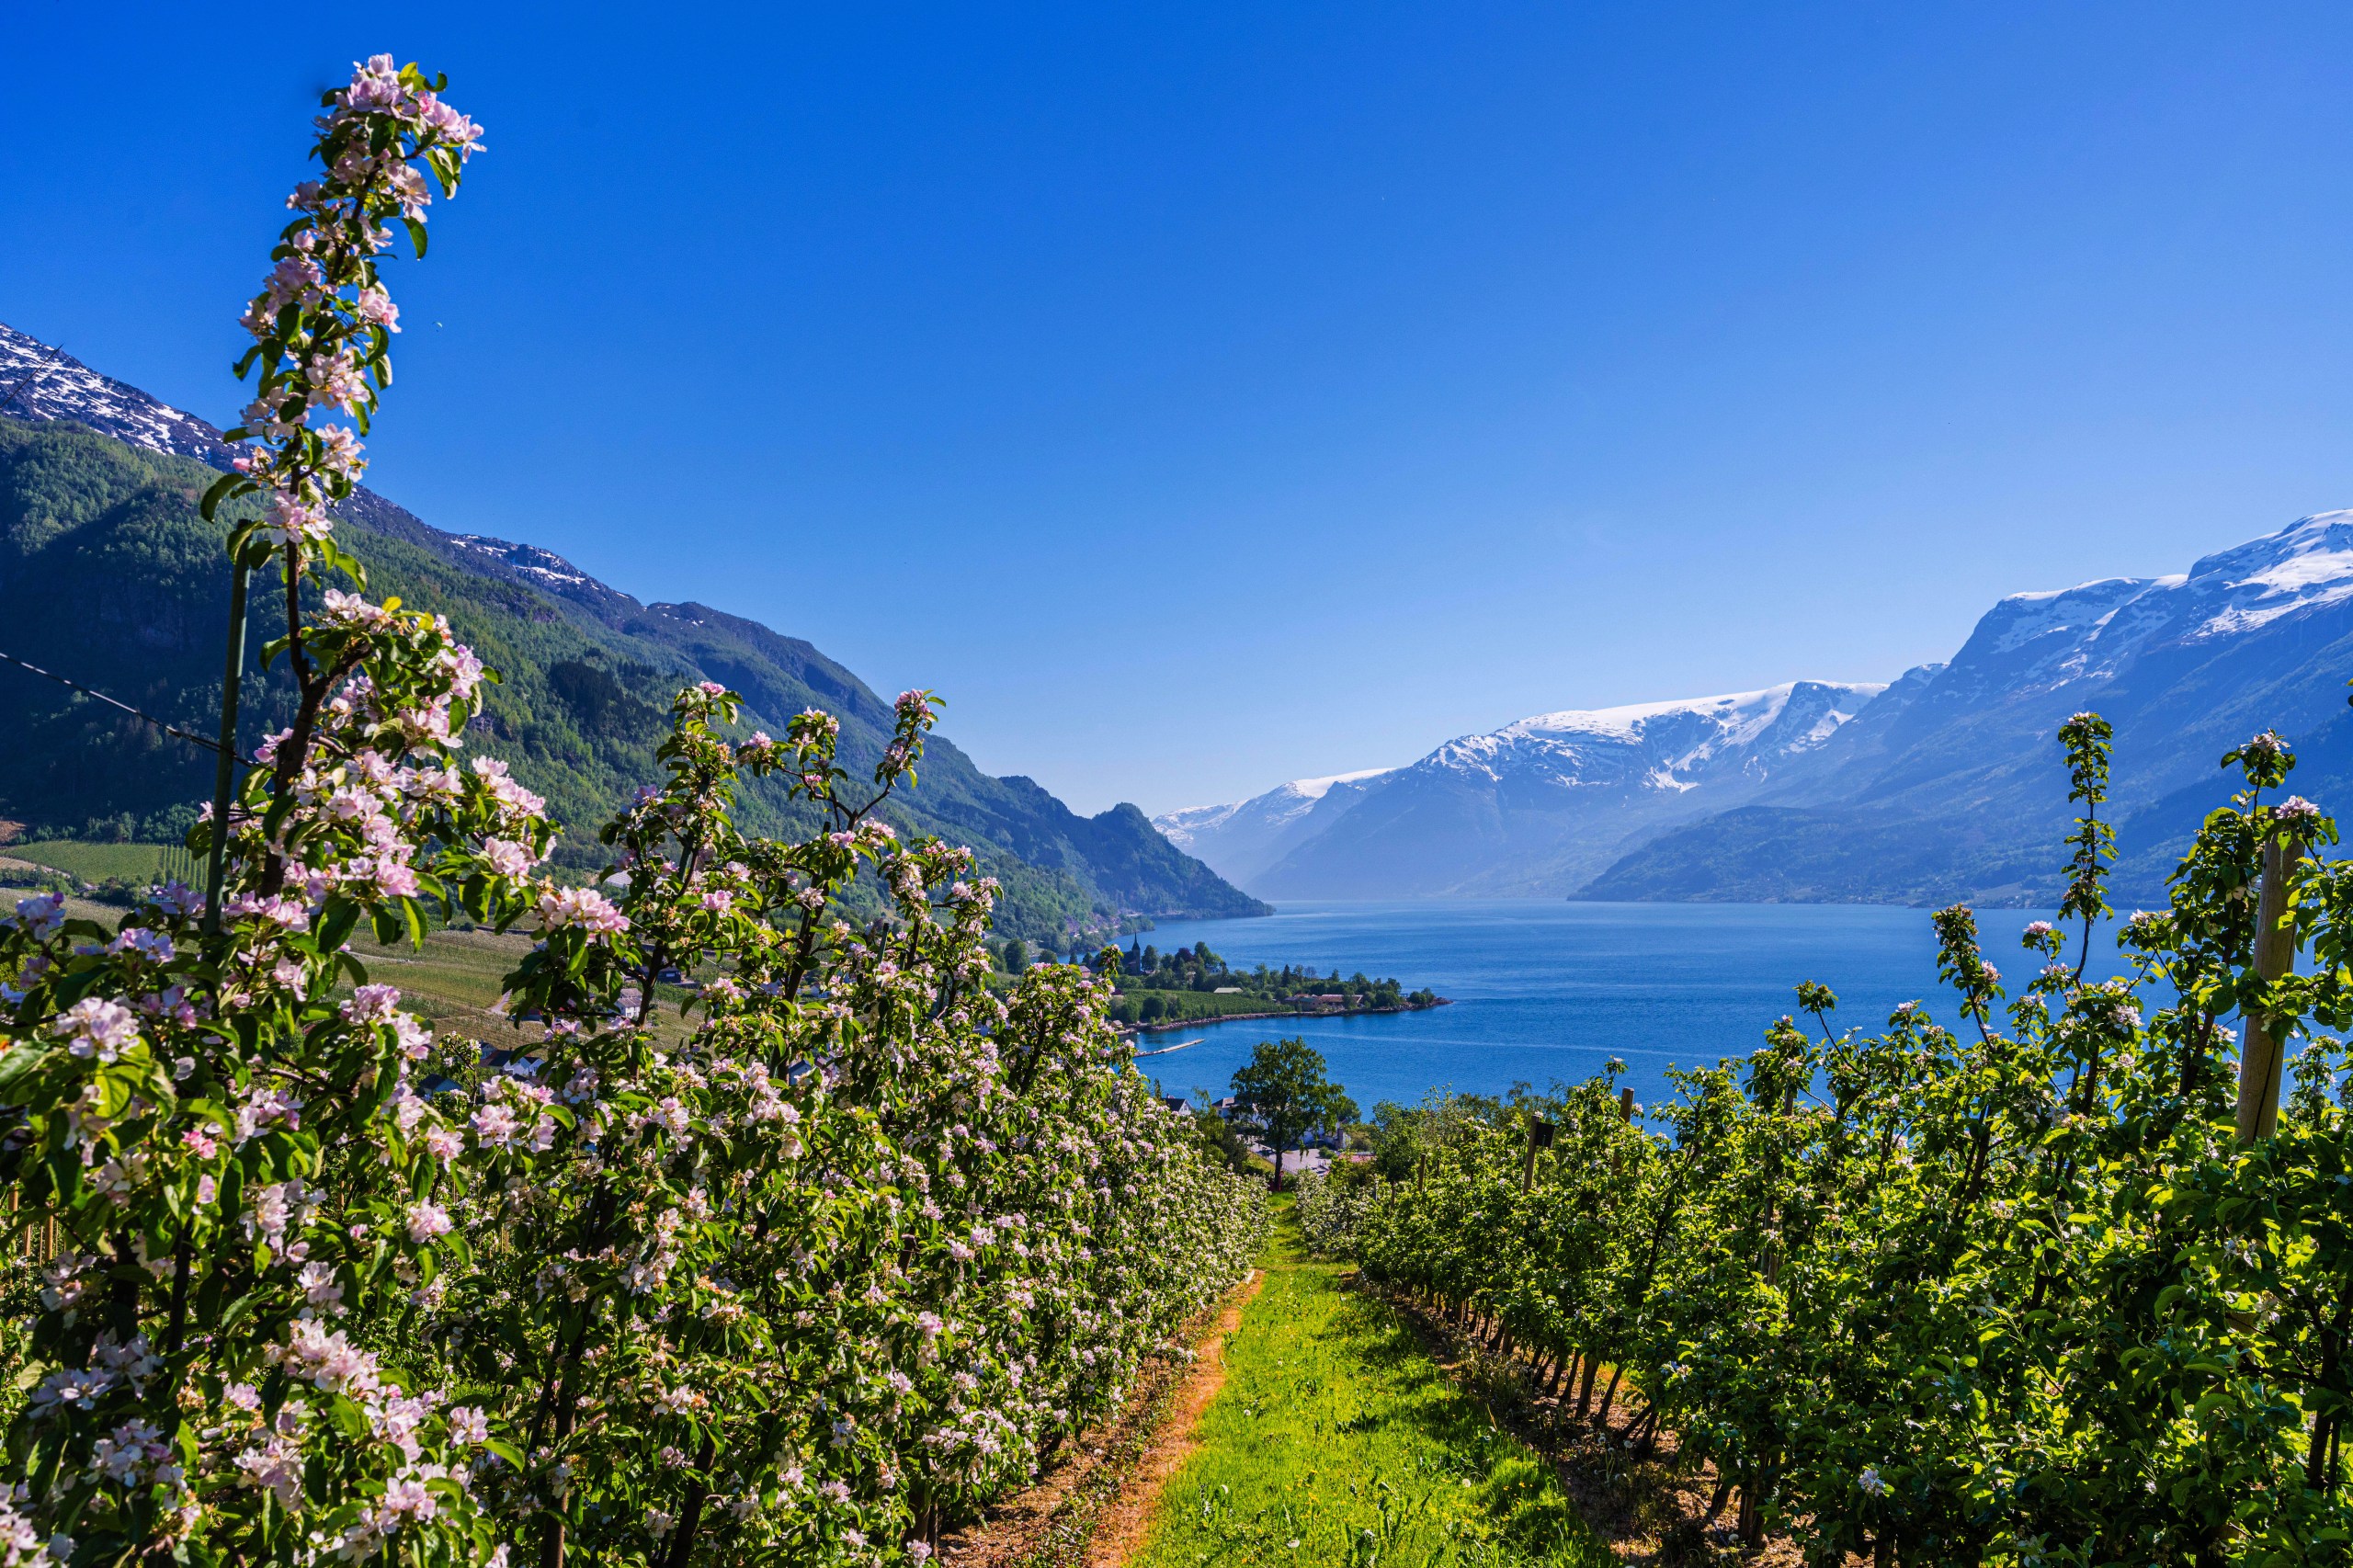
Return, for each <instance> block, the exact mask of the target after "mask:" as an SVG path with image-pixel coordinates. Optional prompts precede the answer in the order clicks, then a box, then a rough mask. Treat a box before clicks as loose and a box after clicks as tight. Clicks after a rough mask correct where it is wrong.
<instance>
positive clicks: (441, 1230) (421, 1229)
mask: <svg viewBox="0 0 2353 1568" xmlns="http://www.w3.org/2000/svg"><path fill="white" fill-rule="evenodd" d="M449 1226H450V1221H449V1210H446V1209H443V1208H441V1207H439V1206H438V1205H437V1204H434V1203H431V1202H429V1201H419V1202H416V1203H412V1204H410V1205H409V1210H408V1239H409V1240H410V1241H412V1242H415V1243H416V1244H418V1245H420V1246H422V1245H423V1244H425V1243H426V1242H429V1241H431V1240H432V1239H433V1238H434V1237H436V1236H446V1235H448V1234H449Z"/></svg>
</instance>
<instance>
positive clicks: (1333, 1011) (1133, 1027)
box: [1120, 996, 1454, 1034]
mask: <svg viewBox="0 0 2353 1568" xmlns="http://www.w3.org/2000/svg"><path fill="white" fill-rule="evenodd" d="M1453 1005H1454V998H1453V997H1451V996H1441V997H1439V998H1438V1000H1437V1001H1435V1002H1430V1003H1427V1004H1425V1005H1424V1006H1419V1007H1411V1006H1408V1007H1318V1008H1316V1009H1315V1010H1314V1011H1313V1012H1304V1011H1302V1010H1300V1009H1298V1008H1287V1009H1285V1010H1284V1011H1282V1012H1279V1013H1222V1014H1220V1015H1219V1016H1218V1017H1214V1018H1176V1019H1163V1020H1161V1021H1159V1022H1157V1023H1150V1024H1122V1025H1120V1030H1121V1032H1122V1033H1126V1034H1165V1033H1167V1032H1168V1031H1169V1030H1171V1029H1205V1028H1210V1027H1211V1025H1214V1024H1245V1023H1249V1022H1251V1021H1252V1020H1254V1019H1261V1018H1361V1017H1370V1016H1371V1015H1372V1014H1375V1013H1427V1012H1428V1011H1429V1010H1430V1008H1432V1007H1450V1006H1453Z"/></svg>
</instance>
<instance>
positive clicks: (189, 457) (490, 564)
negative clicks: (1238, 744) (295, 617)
mask: <svg viewBox="0 0 2353 1568" xmlns="http://www.w3.org/2000/svg"><path fill="white" fill-rule="evenodd" d="M0 400H5V403H0V627H6V628H7V629H8V631H7V641H8V642H9V643H10V644H17V643H22V644H24V646H13V645H12V646H9V648H8V651H9V652H11V653H25V652H26V649H27V648H28V647H29V648H37V649H40V650H43V651H45V652H48V653H50V654H51V658H50V660H49V662H50V663H52V664H58V663H67V662H68V661H67V660H65V659H64V658H63V655H62V654H61V653H60V650H69V651H70V652H71V653H72V655H73V658H72V660H71V670H70V672H69V673H73V674H74V675H75V676H78V677H79V678H82V679H85V680H86V681H88V683H89V684H91V685H92V686H94V687H98V688H99V689H102V690H106V691H108V692H109V693H110V694H113V695H117V696H119V697H122V698H123V699H125V700H129V701H131V702H133V703H135V704H136V705H137V706H139V707H142V708H143V709H145V710H148V711H150V712H153V713H155V714H157V715H158V716H159V717H162V718H165V719H166V720H168V721H170V722H175V723H178V724H181V725H183V726H184V727H188V728H191V729H194V730H195V731H196V732H197V733H207V732H209V731H210V729H211V727H212V725H213V723H214V722H216V718H215V716H216V715H217V713H218V711H219V701H220V667H219V660H220V653H219V648H220V636H221V628H222V624H223V623H224V622H225V620H226V617H227V592H226V586H227V585H226V573H225V571H223V570H222V568H221V560H222V557H221V554H220V544H219V540H220V536H221V533H222V529H221V528H219V527H217V526H214V525H209V524H206V523H205V522H204V521H203V520H202V518H201V517H200V516H199V514H198V512H197V509H196V499H197V496H198V495H199V494H200V492H201V490H202V488H203V487H204V485H205V484H206V483H209V480H210V472H208V471H210V470H217V469H220V468H222V467H225V466H226V463H227V461H228V460H229V458H230V455H231V454H230V452H229V449H228V448H227V446H226V445H225V444H224V443H223V442H222V439H221V433H220V431H219V430H218V429H217V428H215V427H214V426H211V425H210V424H209V423H207V422H206V421H204V420H202V419H200V418H199V417H198V416H196V415H191V414H188V413H187V412H185V411H183V410H178V409H174V408H172V407H170V406H169V405H167V404H165V403H161V402H159V401H158V400H156V399H153V398H152V397H150V396H148V394H146V393H144V392H141V391H140V390H139V389H137V388H136V387H132V386H131V385H130V384H129V383H127V382H123V381H117V380H115V379H114V378H111V377H108V376H105V375H103V374H101V373H99V372H97V371H95V370H93V369H90V368H89V367H87V366H85V365H84V364H82V363H81V361H79V360H77V359H74V358H73V357H71V356H69V355H65V354H63V353H62V352H60V351H58V350H56V349H53V348H51V347H50V346H47V345H44V344H41V343H40V342H39V341H38V340H37V339H34V338H32V337H30V336H28V335H25V334H23V333H21V332H17V330H15V329H14V328H11V327H7V326H6V325H5V324H0ZM335 517H336V520H337V522H338V524H339V525H341V526H343V527H346V528H348V529H350V530H352V531H353V532H355V533H357V534H358V535H360V536H363V537H364V539H365V541H366V543H365V548H364V550H363V555H364V557H365V558H366V559H367V560H368V562H369V573H370V585H371V587H373V588H374V589H375V590H376V591H378V592H380V593H381V592H386V591H391V592H397V593H399V594H400V595H401V596H402V597H403V598H404V600H405V601H407V602H408V603H410V604H412V605H413V606H415V607H416V608H429V609H434V610H437V611H438V612H440V613H446V614H448V615H449V616H450V618H451V620H452V624H453V625H454V626H456V627H457V628H458V630H459V631H460V634H461V635H463V636H465V637H466V638H467V639H468V640H469V641H471V642H473V643H474V645H475V646H476V648H477V650H478V651H479V652H481V653H483V656H484V658H485V659H486V661H487V662H489V663H490V664H491V665H493V666H494V667H495V668H497V669H499V670H500V671H501V673H502V675H503V676H505V677H506V678H505V681H504V683H503V684H502V685H500V686H497V687H492V688H490V695H489V699H488V702H487V706H486V711H485V713H484V714H483V715H482V716H481V717H480V718H479V719H478V720H477V722H476V726H475V730H474V732H473V733H469V735H468V736H467V737H466V739H467V742H468V744H470V745H473V746H476V747H479V748H481V749H483V750H486V751H489V752H491V753H492V754H494V755H498V756H506V758H507V759H508V760H509V761H510V762H512V763H513V764H514V765H515V767H516V768H517V773H518V775H519V776H520V777H522V778H525V779H527V780H528V781H529V782H530V783H531V785H532V787H533V788H534V789H536V790H540V792H542V793H544V794H546V795H548V796H549V798H550V800H551V803H552V804H553V805H554V807H555V809H556V810H557V812H558V814H559V816H560V817H561V818H562V820H563V821H564V823H565V824H566V827H567V833H566V835H565V839H564V841H563V845H564V850H563V853H564V854H565V855H566V857H567V858H570V859H573V860H578V861H580V862H581V863H582V864H585V863H586V862H587V861H590V860H594V859H596V858H597V856H598V855H599V853H600V851H598V850H597V846H595V843H594V838H593V829H594V827H595V826H596V824H597V823H599V822H600V821H602V820H603V818H604V816H605V815H607V814H608V813H609V812H610V810H611V809H612V808H613V807H614V806H615V805H617V804H618V803H619V802H620V801H621V800H622V799H624V798H625V797H626V795H627V793H628V791H629V790H631V789H633V788H634V787H635V785H636V784H637V783H639V782H642V780H643V778H646V777H649V776H650V769H651V767H652V766H653V759H652V747H653V744H654V740H655V739H656V738H657V737H658V733H659V731H660V729H661V727H662V725H663V723H664V719H663V714H664V713H665V711H666V709H667V705H668V700H669V696H670V694H671V692H673V691H675V690H676V686H677V684H678V683H680V682H681V681H690V680H698V679H715V680H721V681H723V682H725V683H727V684H728V685H730V686H732V687H735V688H736V689H738V690H739V691H741V692H743V694H744V696H745V703H746V708H747V714H748V715H749V716H750V717H751V718H753V719H756V720H758V721H761V722H767V725H768V726H769V727H770V728H772V729H773V728H776V727H778V726H779V725H780V724H781V722H782V721H783V720H784V719H785V718H787V717H789V716H790V714H792V713H794V712H797V711H799V710H801V708H803V707H807V706H811V705H816V706H820V707H824V708H826V709H828V710H832V711H834V712H835V714H836V716H837V717H839V718H841V719H842V720H843V732H844V733H843V756H844V762H845V766H847V767H851V768H852V770H853V772H856V771H858V770H861V769H863V768H866V767H870V766H871V765H872V762H873V760H874V758H875V757H876V756H879V755H880V753H881V746H882V745H883V744H886V741H887V735H888V730H889V725H890V722H891V709H890V704H889V703H888V702H886V701H884V700H883V699H881V697H880V696H878V695H877V694H876V693H874V692H873V691H872V690H870V688H869V687H867V686H866V685H865V683H864V682H863V681H861V680H859V679H858V676H856V675H855V674H854V673H852V672H851V671H850V670H848V669H847V667H845V666H843V665H839V664H838V663H836V662H835V661H834V660H832V659H830V658H828V657H827V656H826V655H825V654H824V653H822V652H821V651H820V650H818V649H817V648H816V647H815V646H814V645H813V644H812V643H810V642H806V641H804V640H802V639H799V638H793V637H790V636H787V635H786V634H784V633H781V632H778V631H774V630H772V629H770V628H768V627H766V626H764V625H761V624H760V623H759V622H756V621H754V620H751V619H747V618H745V617H740V616H734V615H731V614H728V613H727V612H724V611H722V610H718V609H715V608H711V607H709V606H706V605H701V604H697V603H692V602H688V603H676V604H665V603H656V604H644V603H641V602H640V601H639V600H637V599H636V598H635V597H632V596H631V595H629V594H626V593H624V592H622V591H620V589H617V588H614V587H611V586H610V585H607V584H605V583H602V582H600V581H598V580H597V578H596V577H595V576H593V575H592V574H588V573H586V572H585V571H583V570H581V569H580V568H579V567H577V566H576V565H574V563H572V562H569V561H567V560H565V559H564V558H563V556H561V555H559V554H556V553H555V552H553V551H548V550H545V549H542V548H541V547H539V546H536V545H531V544H527V543H519V542H517V541H513V540H503V539H498V538H495V537H493V536H490V535H485V534H450V533H445V532H443V531H442V530H440V529H438V528H433V527H432V526H431V525H429V524H427V523H426V522H425V521H423V520H422V519H421V518H419V517H416V516H415V514H413V513H411V512H409V511H407V510H406V509H405V508H404V507H402V506H398V505H397V504H396V503H393V502H392V501H390V500H388V499H387V498H385V497H383V496H381V495H380V494H376V493H375V492H373V491H369V490H364V489H363V490H360V491H357V492H355V494H353V495H352V496H351V498H350V499H349V500H347V502H345V503H344V504H343V505H342V506H338V507H337V508H336V511H335ZM273 607H274V608H273ZM252 614H253V617H254V622H253V632H252V634H251V636H250V639H249V641H250V642H251V645H252V646H255V647H259V646H261V645H262V643H263V642H267V639H268V638H269V636H270V635H272V633H271V631H270V630H269V628H270V626H271V625H272V624H273V618H275V620H276V623H278V624H282V619H283V614H284V606H283V603H282V597H279V596H278V594H277V590H276V589H275V588H274V587H273V586H272V585H267V584H260V583H257V584H256V593H255V603H254V605H253V608H252ZM246 690H247V698H246V702H245V704H244V714H243V717H244V721H245V722H244V726H243V727H244V729H245V730H246V731H249V732H250V733H249V734H247V735H243V736H241V744H242V745H244V746H248V747H249V746H250V745H251V744H255V743H256V742H257V741H258V739H259V737H260V735H261V734H262V733H267V729H268V728H270V727H272V726H273V723H274V722H277V721H278V718H279V714H278V710H279V709H280V708H281V707H283V706H284V704H285V695H286V694H285V692H284V690H283V682H282V678H273V676H272V675H271V673H270V672H268V671H258V672H249V673H248V676H247V677H246ZM0 719H4V720H6V722H9V723H11V725H12V727H13V728H14V729H15V731H16V733H18V734H19V735H20V736H21V737H23V740H24V743H25V744H22V745H20V746H19V747H17V748H16V749H15V750H14V751H13V752H12V753H10V754H8V755H6V756H0V816H6V817H8V818H11V819H17V820H18V821H20V822H21V823H23V824H39V825H40V826H42V827H43V828H45V829H51V830H59V829H62V830H68V831H72V832H77V833H87V832H91V831H93V830H96V831H98V832H109V831H110V832H113V833H117V834H127V833H138V832H144V833H147V834H153V833H154V832H157V831H165V830H170V829H173V828H176V826H178V825H181V824H182V819H183V818H184V817H186V816H187V815H188V812H191V811H192V807H191V806H190V804H189V802H191V801H194V800H197V799H199V798H201V796H202V795H203V794H205V793H206V792H207V788H206V787H207V785H208V783H209V780H210V763H209V759H208V758H207V757H205V756H203V755H202V754H200V753H199V752H198V750H197V748H195V747H192V746H188V745H187V744H184V743H179V742H174V741H170V740H168V739H167V738H166V737H163V736H161V735H159V734H157V733H155V732H153V730H151V729H149V728H148V727H147V726H145V725H142V724H138V723H137V722H133V721H130V720H127V719H121V718H120V717H119V715H114V714H112V713H110V712H108V710H100V709H97V707H96V705H93V704H90V703H88V702H86V701H85V700H81V699H74V698H73V697H71V696H70V695H69V694H66V693H64V692H62V691H60V690H59V689H58V688H57V687H51V686H50V685H48V684H47V683H44V682H40V681H39V680H38V679H37V678H36V677H33V676H28V675H26V674H24V673H22V672H20V671H17V670H15V669H13V668H0ZM920 777H921V780H922V782H921V783H920V784H919V785H918V786H917V787H916V789H915V791H914V792H913V793H912V794H911V795H910V796H908V797H906V798H905V801H904V804H900V803H897V802H894V805H893V808H892V811H893V812H894V814H895V815H896V817H897V819H898V820H899V821H900V824H901V825H902V827H903V828H904V829H907V830H911V831H919V832H938V833H940V834H941V835H943V836H949V837H955V838H958V839H960V840H961V841H963V842H969V843H972V845H973V846H974V847H975V848H976V849H979V850H980V851H982V853H983V859H984V860H986V861H988V862H989V869H991V870H992V871H993V872H995V873H996V874H998V875H999V876H1000V878H1001V879H1002V880H1004V881H1005V882H1006V900H1005V903H1004V904H1003V905H1002V906H1001V908H1002V910H1003V913H1004V919H1003V921H1001V924H1002V925H1003V926H1005V928H1006V930H1007V931H1008V933H1009V934H1013V935H1020V936H1023V937H1028V938H1029V939H1030V940H1033V941H1039V940H1045V941H1066V940H1069V939H1074V938H1075V937H1077V936H1078V935H1079V934H1080V933H1082V932H1086V931H1093V930H1101V929H1115V928H1118V927H1120V926H1133V925H1135V924H1137V923H1139V922H1141V921H1143V920H1148V919H1156V918H1166V917H1187V916H1191V917H1221V916H1235V915H1259V914H1264V913H1266V912H1267V906H1266V905H1265V904H1264V903H1261V902H1259V901H1258V900H1256V899H1253V898H1251V897H1249V896H1248V895H1246V894H1245V893H1243V892H1240V891H1239V890H1237V889H1234V888H1233V887H1232V886H1230V885H1229V884H1227V883H1226V882H1225V881H1223V880H1222V879H1221V878H1219V877H1218V876H1217V875H1216V873H1215V872H1213V871H1211V869H1209V868H1208V867H1207V866H1206V865H1204V864H1202V863H1201V862H1200V861H1199V860H1198V859H1196V858H1193V857H1190V856H1188V855H1186V854H1185V853H1184V852H1183V851H1182V850H1180V849H1178V848H1177V847H1176V846H1174V845H1172V844H1170V843H1169V842H1168V841H1167V840H1166V839H1165V838H1164V837H1163V836H1162V835H1160V834H1159V833H1157V832H1156V831H1155V830H1154V829H1153V828H1152V827H1151V825H1150V824H1149V823H1148V822H1147V821H1146V820H1145V819H1144V817H1143V815H1142V812H1139V811H1137V810H1136V809H1135V808H1134V807H1133V806H1122V807H1114V808H1113V809H1112V810H1110V811H1108V812H1101V813H1098V814H1097V815H1096V816H1094V817H1082V816H1079V815H1078V814H1077V813H1075V812H1071V811H1070V810H1069V808H1068V807H1066V806H1064V805H1063V802H1062V801H1059V800H1057V799H1055V797H1054V796H1052V795H1051V793H1050V792H1049V791H1047V790H1044V789H1043V788H1042V787H1040V786H1039V785H1037V784H1036V783H1035V782H1034V781H1033V780H1030V779H1028V778H1019V777H1015V778H992V777H990V776H989V775H987V774H984V773H983V772H982V771H981V770H980V769H979V768H978V767H975V766H974V765H973V764H972V761H971V759H970V758H969V757H968V756H965V755H964V753H963V752H962V751H961V748H960V747H958V746H957V745H956V744H954V743H953V741H951V740H949V738H947V737H946V736H935V737H934V739H933V741H932V743H931V745H930V747H929V749H928V752H927V755H926V759H925V763H924V766H923V767H922V769H921V770H920ZM745 820H746V822H747V824H749V825H752V826H754V827H756V829H757V830H759V831H767V832H778V831H786V830H789V829H791V828H793V827H795V826H802V825H805V824H798V823H797V821H796V816H795V809H794V807H793V806H792V805H791V804H790V803H789V802H787V801H785V800H784V799H783V797H782V791H781V790H774V789H770V788H769V787H768V786H767V785H766V784H755V785H751V786H747V788H746V790H745Z"/></svg>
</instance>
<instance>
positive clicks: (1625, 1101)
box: [1618, 1088, 1634, 1121]
mask: <svg viewBox="0 0 2353 1568" xmlns="http://www.w3.org/2000/svg"><path fill="white" fill-rule="evenodd" d="M1618 1114H1619V1115H1620V1116H1622V1117H1624V1118H1625V1119H1627V1120H1629V1121H1631V1120H1633V1119H1634V1091H1633V1090H1632V1089H1630V1088H1629V1089H1620V1090H1619V1091H1618Z"/></svg>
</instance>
